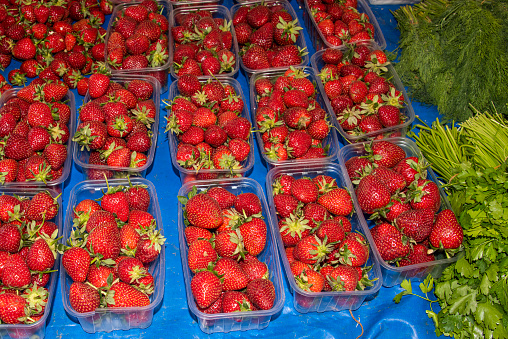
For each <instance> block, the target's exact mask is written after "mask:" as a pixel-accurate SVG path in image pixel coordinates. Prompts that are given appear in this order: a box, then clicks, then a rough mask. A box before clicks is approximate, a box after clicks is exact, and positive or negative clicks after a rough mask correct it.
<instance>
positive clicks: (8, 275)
mask: <svg viewBox="0 0 508 339" xmlns="http://www.w3.org/2000/svg"><path fill="white" fill-rule="evenodd" d="M31 282H32V277H31V274H30V270H29V269H28V266H27V265H26V263H25V260H24V259H23V258H22V257H21V255H20V254H12V255H10V256H9V257H8V258H7V259H6V260H5V262H4V265H3V269H2V284H3V285H4V286H6V287H7V288H14V289H23V288H26V287H28V285H30V283H31Z"/></svg>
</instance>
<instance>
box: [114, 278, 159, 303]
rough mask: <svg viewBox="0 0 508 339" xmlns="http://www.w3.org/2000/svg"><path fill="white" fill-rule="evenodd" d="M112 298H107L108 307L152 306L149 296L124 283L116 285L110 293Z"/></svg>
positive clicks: (120, 282)
mask: <svg viewBox="0 0 508 339" xmlns="http://www.w3.org/2000/svg"><path fill="white" fill-rule="evenodd" d="M109 292H114V293H111V297H110V298H107V305H108V307H144V306H148V305H150V299H149V298H148V296H147V295H146V294H145V293H143V292H141V291H139V290H137V289H136V288H134V287H133V286H131V285H129V284H126V283H124V282H122V281H119V282H117V283H114V284H113V285H112V286H111V287H110V289H109V291H108V296H109Z"/></svg>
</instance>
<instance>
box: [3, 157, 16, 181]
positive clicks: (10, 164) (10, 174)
mask: <svg viewBox="0 0 508 339" xmlns="http://www.w3.org/2000/svg"><path fill="white" fill-rule="evenodd" d="M17 174H18V163H17V161H16V160H14V159H2V160H0V183H1V184H5V183H6V182H13V181H15V180H16V176H17Z"/></svg>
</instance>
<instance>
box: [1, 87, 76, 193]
mask: <svg viewBox="0 0 508 339" xmlns="http://www.w3.org/2000/svg"><path fill="white" fill-rule="evenodd" d="M20 89H21V88H20V87H14V88H11V89H9V90H7V91H5V92H4V93H3V94H2V96H1V97H0V108H1V107H3V106H4V105H5V103H6V102H7V101H9V100H10V99H12V98H15V97H16V95H17V93H18V92H19V90H20ZM61 101H62V102H65V103H66V104H67V106H69V108H70V110H71V116H70V119H69V122H68V123H67V128H68V129H69V140H67V143H66V144H65V145H66V146H67V158H66V159H65V162H64V164H63V172H62V175H61V176H60V178H58V179H55V180H49V181H47V182H46V183H44V182H42V181H23V182H16V181H14V182H6V183H5V184H3V186H4V187H6V186H9V187H15V188H20V189H21V188H23V189H24V188H26V187H41V186H44V187H47V186H49V187H56V186H61V184H62V183H63V182H64V181H65V180H67V178H68V177H69V174H70V172H71V167H72V152H73V147H74V142H72V135H71V133H72V132H73V131H74V128H75V124H76V101H75V99H74V94H73V93H72V92H71V91H70V90H67V94H66V95H65V97H64V98H63V99H62V100H61ZM0 186H1V185H0Z"/></svg>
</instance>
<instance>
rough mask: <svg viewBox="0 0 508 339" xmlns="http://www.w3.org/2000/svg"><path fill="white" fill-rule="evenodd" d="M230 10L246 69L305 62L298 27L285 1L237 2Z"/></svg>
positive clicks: (303, 63) (302, 41) (294, 16)
mask: <svg viewBox="0 0 508 339" xmlns="http://www.w3.org/2000/svg"><path fill="white" fill-rule="evenodd" d="M231 14H232V16H233V26H234V28H235V34H236V39H237V41H238V46H239V48H240V49H241V51H240V55H241V56H242V66H243V67H244V68H245V70H246V71H249V72H253V71H256V70H262V69H264V70H266V69H269V68H277V67H288V66H294V65H304V66H305V64H307V62H308V57H307V59H305V58H303V57H304V56H306V55H307V54H308V51H307V50H306V45H305V41H304V40H303V38H302V37H301V30H302V27H301V26H300V23H299V22H298V18H297V17H296V14H295V12H294V10H293V8H292V7H291V5H290V4H289V3H288V2H287V1H285V0H283V1H266V2H259V1H252V2H247V3H240V4H237V5H235V6H233V7H232V8H231Z"/></svg>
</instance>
